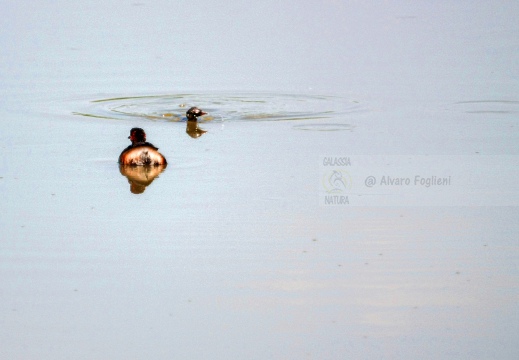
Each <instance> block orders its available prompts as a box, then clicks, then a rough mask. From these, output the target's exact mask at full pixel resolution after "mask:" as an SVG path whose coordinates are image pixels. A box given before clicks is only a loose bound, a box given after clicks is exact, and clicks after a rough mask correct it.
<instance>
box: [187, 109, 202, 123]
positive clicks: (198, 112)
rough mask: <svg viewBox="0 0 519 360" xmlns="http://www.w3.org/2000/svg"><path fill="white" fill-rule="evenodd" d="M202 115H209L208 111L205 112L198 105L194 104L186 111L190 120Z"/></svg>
mask: <svg viewBox="0 0 519 360" xmlns="http://www.w3.org/2000/svg"><path fill="white" fill-rule="evenodd" d="M202 115H207V113H206V112H203V111H202V110H200V109H199V108H197V107H196V106H193V107H192V108H190V109H189V110H188V111H186V117H187V120H188V121H196V118H197V117H199V116H202Z"/></svg>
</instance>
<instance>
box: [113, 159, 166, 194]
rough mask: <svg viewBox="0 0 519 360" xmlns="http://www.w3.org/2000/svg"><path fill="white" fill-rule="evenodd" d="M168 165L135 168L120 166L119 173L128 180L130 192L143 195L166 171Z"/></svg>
mask: <svg viewBox="0 0 519 360" xmlns="http://www.w3.org/2000/svg"><path fill="white" fill-rule="evenodd" d="M166 166H167V165H157V166H134V165H119V171H120V172H121V174H122V175H124V176H126V177H127V178H128V182H129V183H130V191H131V192H132V193H133V194H142V193H143V192H144V190H146V187H147V186H148V185H150V184H151V183H152V182H153V180H154V179H155V178H156V177H158V176H159V175H160V173H161V172H163V171H164V169H165V168H166Z"/></svg>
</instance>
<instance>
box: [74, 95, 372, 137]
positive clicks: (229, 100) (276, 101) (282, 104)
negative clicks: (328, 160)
mask: <svg viewBox="0 0 519 360" xmlns="http://www.w3.org/2000/svg"><path fill="white" fill-rule="evenodd" d="M191 106H198V107H199V108H201V109H203V110H204V111H206V112H207V113H208V115H206V116H204V117H202V118H201V119H200V121H201V122H209V121H212V122H224V121H287V120H318V119H328V120H334V119H335V120H341V122H342V121H343V120H344V118H345V116H346V115H349V114H352V113H355V112H361V111H364V108H363V106H362V105H361V104H360V103H359V102H358V101H356V100H348V99H345V98H341V97H336V96H318V95H298V94H262V93H259V94H258V93H244V94H197V93H190V94H169V95H150V96H129V97H114V98H107V99H97V100H92V101H90V102H89V103H88V105H86V106H85V109H83V110H82V111H75V112H73V114H74V115H79V116H86V117H95V118H102V119H113V120H123V119H125V120H128V119H131V118H139V119H141V120H142V119H148V120H151V121H170V122H178V121H183V120H185V113H186V110H187V109H189V108H190V107H191ZM334 126H335V130H347V129H350V125H347V124H343V125H334ZM325 127H326V126H325ZM301 130H312V128H301ZM314 130H319V129H317V128H316V129H314ZM327 131H330V130H327Z"/></svg>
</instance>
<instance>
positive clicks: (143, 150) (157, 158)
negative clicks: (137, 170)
mask: <svg viewBox="0 0 519 360" xmlns="http://www.w3.org/2000/svg"><path fill="white" fill-rule="evenodd" d="M128 139H130V140H131V142H132V144H131V145H130V146H128V147H127V148H126V149H124V150H123V152H122V153H121V155H119V164H121V165H137V166H157V165H166V164H167V161H166V158H165V157H164V156H163V155H162V154H161V153H159V152H158V148H157V147H155V146H153V144H150V143H149V142H146V133H145V132H144V130H143V129H141V128H133V129H131V130H130V136H128Z"/></svg>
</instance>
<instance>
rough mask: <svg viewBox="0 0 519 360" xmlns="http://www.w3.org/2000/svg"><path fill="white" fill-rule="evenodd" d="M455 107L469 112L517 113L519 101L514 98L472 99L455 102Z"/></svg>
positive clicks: (518, 111)
mask: <svg viewBox="0 0 519 360" xmlns="http://www.w3.org/2000/svg"><path fill="white" fill-rule="evenodd" d="M453 105H454V108H455V109H456V110H458V111H462V112H465V113H468V114H494V115H499V114H501V115H503V114H516V113H519V101H513V100H472V101H460V102H457V103H454V104H453Z"/></svg>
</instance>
